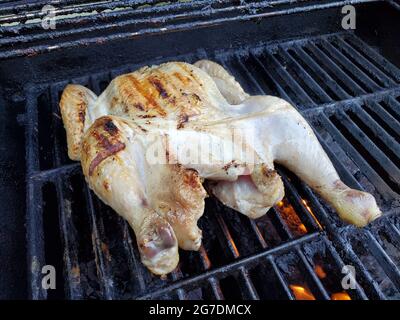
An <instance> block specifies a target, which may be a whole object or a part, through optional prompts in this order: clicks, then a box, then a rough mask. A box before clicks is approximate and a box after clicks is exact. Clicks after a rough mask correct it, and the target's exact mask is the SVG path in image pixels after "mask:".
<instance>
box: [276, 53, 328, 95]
mask: <svg viewBox="0 0 400 320" xmlns="http://www.w3.org/2000/svg"><path fill="white" fill-rule="evenodd" d="M278 52H279V54H280V55H281V56H282V57H283V58H284V59H285V60H286V61H288V62H289V63H290V67H291V68H293V70H294V71H295V72H296V73H297V75H298V76H299V77H301V78H302V79H303V81H304V82H305V83H306V85H307V86H308V88H309V89H310V90H312V91H313V92H314V94H316V95H317V96H318V97H319V99H320V100H321V101H323V102H330V101H332V99H331V98H330V97H329V96H328V94H327V93H326V92H325V91H324V89H322V88H321V87H320V86H319V84H318V83H317V82H316V81H315V80H314V79H313V78H312V77H311V76H310V74H308V72H307V71H306V70H304V68H303V67H302V66H301V65H300V64H299V63H298V62H297V61H296V60H295V59H294V58H293V57H292V56H290V55H289V54H288V53H287V52H286V51H285V50H283V49H282V48H279V51H278Z"/></svg>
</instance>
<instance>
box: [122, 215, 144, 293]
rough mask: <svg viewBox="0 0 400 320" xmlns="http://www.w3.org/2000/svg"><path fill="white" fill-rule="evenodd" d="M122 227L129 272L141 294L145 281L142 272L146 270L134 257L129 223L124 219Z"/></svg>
mask: <svg viewBox="0 0 400 320" xmlns="http://www.w3.org/2000/svg"><path fill="white" fill-rule="evenodd" d="M122 224H123V227H122V231H123V234H124V239H123V244H124V248H125V252H126V255H127V257H128V264H129V270H130V272H131V277H132V279H137V281H138V283H139V289H140V294H143V293H144V292H145V290H146V282H145V279H144V274H145V272H147V270H146V269H145V267H144V266H143V264H142V263H141V262H140V261H138V259H136V256H135V252H134V251H135V250H134V249H133V240H132V237H131V235H130V233H129V228H130V227H129V225H128V222H127V221H126V220H123V221H122Z"/></svg>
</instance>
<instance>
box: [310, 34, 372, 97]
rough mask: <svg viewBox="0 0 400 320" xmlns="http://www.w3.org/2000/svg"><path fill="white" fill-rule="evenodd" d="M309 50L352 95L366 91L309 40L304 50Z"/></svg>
mask: <svg viewBox="0 0 400 320" xmlns="http://www.w3.org/2000/svg"><path fill="white" fill-rule="evenodd" d="M307 49H308V50H309V51H310V52H311V53H313V54H314V56H315V57H316V59H317V60H318V61H319V63H320V64H321V65H323V66H325V67H326V69H328V70H330V72H331V73H332V74H334V75H335V77H336V79H335V81H336V82H338V83H339V84H340V83H342V84H343V85H344V86H345V87H346V88H347V90H348V92H352V94H353V95H355V96H358V95H362V94H365V93H366V92H365V91H364V89H362V88H361V87H360V86H359V85H358V84H357V83H356V82H355V81H354V80H353V79H351V78H350V77H349V76H348V75H347V74H346V73H345V72H343V70H342V69H341V68H340V67H339V66H338V65H337V64H336V63H335V62H334V61H333V60H332V59H331V58H330V57H328V56H327V55H326V54H325V52H323V51H322V50H321V49H320V48H318V47H317V46H316V45H314V43H312V42H310V43H309V45H308V46H307V47H305V48H304V50H307Z"/></svg>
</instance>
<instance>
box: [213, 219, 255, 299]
mask: <svg viewBox="0 0 400 320" xmlns="http://www.w3.org/2000/svg"><path fill="white" fill-rule="evenodd" d="M215 216H216V218H217V222H218V224H219V226H220V228H221V230H222V232H223V234H224V239H226V240H227V241H225V243H224V245H227V247H228V248H229V251H230V253H231V255H232V256H233V257H234V258H235V259H237V258H239V257H240V253H239V251H238V250H237V248H236V245H235V243H234V241H233V238H232V236H231V234H230V232H229V229H228V227H227V225H226V223H225V221H224V219H223V218H222V216H221V215H220V214H215ZM237 280H238V282H239V285H240V287H241V289H242V290H241V292H242V294H243V295H244V297H245V298H246V299H252V300H258V299H259V297H258V294H257V292H256V290H255V288H254V285H253V284H252V282H251V280H250V277H249V275H248V272H247V269H245V267H244V266H242V267H240V268H239V273H238V276H237Z"/></svg>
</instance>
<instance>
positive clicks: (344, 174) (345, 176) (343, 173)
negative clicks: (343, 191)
mask: <svg viewBox="0 0 400 320" xmlns="http://www.w3.org/2000/svg"><path fill="white" fill-rule="evenodd" d="M314 133H315V135H316V136H317V138H318V140H319V142H320V144H321V146H322V147H323V149H324V150H325V152H326V153H327V155H328V156H329V159H330V160H331V161H332V163H333V165H334V166H335V169H336V170H337V172H339V173H340V177H341V179H342V180H343V181H344V182H345V183H346V184H347V185H348V186H349V187H351V188H355V189H360V190H364V187H363V186H362V185H361V184H360V183H359V182H358V181H357V179H356V178H355V177H354V176H353V175H352V174H351V173H350V172H349V171H348V170H347V169H346V168H345V166H344V165H343V163H342V162H341V161H340V160H339V159H338V157H337V156H336V154H335V153H334V152H333V151H332V150H331V149H330V148H329V147H328V145H327V143H326V142H325V140H324V139H322V137H321V135H320V134H319V133H318V132H317V131H316V130H314Z"/></svg>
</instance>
